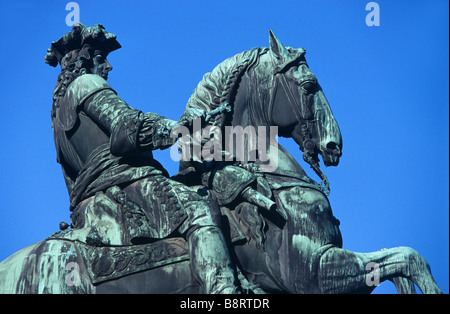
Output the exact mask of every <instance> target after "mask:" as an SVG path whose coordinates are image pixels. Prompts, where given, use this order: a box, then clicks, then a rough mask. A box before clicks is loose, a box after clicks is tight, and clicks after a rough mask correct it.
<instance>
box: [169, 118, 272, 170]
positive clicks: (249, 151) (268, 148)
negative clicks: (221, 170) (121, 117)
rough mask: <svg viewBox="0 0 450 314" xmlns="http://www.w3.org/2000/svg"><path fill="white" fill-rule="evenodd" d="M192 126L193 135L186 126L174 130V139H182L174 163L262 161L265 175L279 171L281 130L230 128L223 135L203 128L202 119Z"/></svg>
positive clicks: (216, 129) (172, 152) (172, 153)
mask: <svg viewBox="0 0 450 314" xmlns="http://www.w3.org/2000/svg"><path fill="white" fill-rule="evenodd" d="M192 126H193V127H192V130H193V133H192V134H191V132H190V130H189V129H188V128H187V127H185V126H177V127H175V128H173V129H172V130H171V132H170V137H172V138H180V140H179V143H178V146H177V145H174V146H172V148H171V150H170V156H171V158H172V160H173V161H176V162H177V161H197V162H210V161H213V160H214V161H238V162H241V163H248V162H254V161H258V162H259V167H260V170H261V171H264V172H273V171H275V170H276V169H277V168H278V141H277V138H276V136H277V134H278V127H277V126H270V127H266V126H257V127H255V126H246V127H242V126H226V127H225V128H224V130H223V131H222V129H220V128H219V127H217V126H207V127H204V128H202V127H201V120H200V119H194V120H193V123H192ZM223 145H225V147H223ZM179 152H181V153H180V154H179Z"/></svg>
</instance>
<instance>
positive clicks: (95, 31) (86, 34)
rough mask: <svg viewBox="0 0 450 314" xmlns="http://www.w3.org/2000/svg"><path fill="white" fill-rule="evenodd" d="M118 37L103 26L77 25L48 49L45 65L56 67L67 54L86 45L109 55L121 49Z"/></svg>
mask: <svg viewBox="0 0 450 314" xmlns="http://www.w3.org/2000/svg"><path fill="white" fill-rule="evenodd" d="M116 37H117V36H116V35H114V34H112V33H108V32H107V31H106V30H105V27H104V26H103V25H102V24H96V25H94V26H92V27H87V26H86V25H83V24H81V23H77V24H75V25H74V26H73V28H72V30H71V31H70V32H68V33H67V34H65V35H64V36H62V37H61V38H60V39H59V40H58V41H54V42H52V45H51V47H50V48H49V49H47V55H46V56H45V63H47V64H49V65H51V66H52V67H56V66H57V65H58V63H61V59H62V58H63V57H64V56H65V55H66V54H67V53H69V52H71V51H73V50H77V49H81V48H82V47H83V46H84V45H89V46H91V47H93V48H94V49H98V50H102V51H103V52H104V53H106V54H108V53H110V52H111V51H114V50H116V49H119V48H121V45H120V44H119V42H118V41H117V40H116Z"/></svg>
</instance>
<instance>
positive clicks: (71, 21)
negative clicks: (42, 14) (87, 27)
mask: <svg viewBox="0 0 450 314" xmlns="http://www.w3.org/2000/svg"><path fill="white" fill-rule="evenodd" d="M66 11H70V12H69V13H68V14H67V15H66V25H67V26H74V25H75V24H77V23H80V5H79V4H78V3H76V2H69V3H67V4H66Z"/></svg>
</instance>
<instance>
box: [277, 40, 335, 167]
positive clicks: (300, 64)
mask: <svg viewBox="0 0 450 314" xmlns="http://www.w3.org/2000/svg"><path fill="white" fill-rule="evenodd" d="M268 55H269V58H270V60H271V62H270V63H271V64H272V68H273V75H274V81H273V82H274V83H273V88H274V89H273V92H272V97H271V98H272V99H271V105H270V113H269V115H270V120H271V121H270V123H271V124H272V125H277V126H278V128H279V135H280V136H284V137H292V138H293V139H294V140H295V141H296V143H297V144H299V146H300V149H301V150H302V151H303V152H304V156H303V157H304V158H305V160H306V161H307V162H309V163H310V164H311V165H312V164H313V163H314V164H317V163H318V161H319V160H318V154H320V155H322V159H323V162H324V164H325V165H326V166H337V165H338V163H339V158H340V157H341V155H342V137H341V132H340V130H339V126H338V124H337V122H336V120H335V118H334V116H333V113H332V112H331V109H330V106H329V104H328V101H327V99H326V98H325V95H324V93H323V91H322V88H321V87H320V85H319V83H318V82H317V78H316V77H315V76H314V74H313V73H312V72H311V71H310V70H309V67H308V64H307V63H306V60H305V50H304V49H302V48H299V49H293V48H291V47H285V46H284V45H283V44H282V43H281V42H280V41H279V40H278V39H277V38H276V37H275V35H274V34H273V32H272V31H270V51H269V53H268Z"/></svg>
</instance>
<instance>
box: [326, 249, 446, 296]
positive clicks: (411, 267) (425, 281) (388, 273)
mask: <svg viewBox="0 0 450 314" xmlns="http://www.w3.org/2000/svg"><path fill="white" fill-rule="evenodd" d="M395 277H402V278H407V279H410V280H412V281H413V282H414V283H415V284H416V285H417V286H418V287H419V289H420V290H421V291H422V292H423V293H442V291H441V290H440V289H439V287H438V286H437V284H436V282H435V281H434V279H433V277H432V275H431V271H430V267H429V265H428V263H427V261H426V260H425V259H424V258H423V257H422V256H421V255H420V254H419V253H418V252H417V251H415V250H413V249H411V248H408V247H397V248H392V249H385V250H381V251H377V252H372V253H355V252H351V251H348V250H344V249H340V248H331V249H329V250H328V251H326V252H325V253H324V254H323V255H322V257H321V259H320V266H319V288H320V290H321V292H322V293H370V292H372V290H373V289H374V288H376V286H377V285H378V284H379V283H381V282H383V281H385V280H394V278H395ZM395 281H397V284H398V285H397V284H396V287H397V288H399V287H400V289H403V290H402V291H401V292H412V290H411V284H410V283H406V282H405V280H404V279H395ZM405 283H406V285H405Z"/></svg>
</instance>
